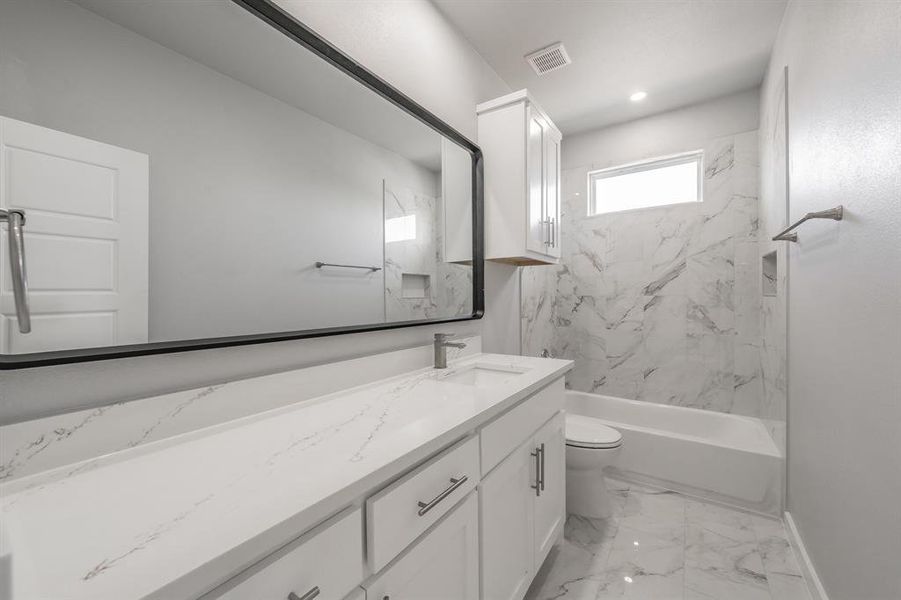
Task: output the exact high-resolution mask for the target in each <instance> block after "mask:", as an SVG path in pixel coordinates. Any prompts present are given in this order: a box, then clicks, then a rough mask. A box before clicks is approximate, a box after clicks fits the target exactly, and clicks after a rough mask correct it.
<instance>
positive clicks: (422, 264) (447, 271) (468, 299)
mask: <svg viewBox="0 0 901 600" xmlns="http://www.w3.org/2000/svg"><path fill="white" fill-rule="evenodd" d="M384 196H385V221H386V227H385V229H386V231H387V230H388V225H387V222H388V221H389V220H390V219H396V218H399V217H404V216H413V217H414V218H415V227H416V235H415V238H414V239H409V240H398V241H389V240H387V239H386V240H385V320H386V321H389V322H391V321H410V320H414V319H432V318H439V317H456V316H463V315H468V314H471V313H472V267H471V266H468V265H458V264H454V263H447V262H444V260H443V258H442V256H441V253H442V248H443V243H442V238H441V231H442V229H443V228H442V227H441V221H440V215H441V213H442V211H441V210H440V201H439V199H437V198H434V197H432V196H429V195H428V194H424V193H420V192H417V191H415V190H412V189H410V188H406V187H401V186H397V185H393V184H392V183H391V182H389V181H388V180H385V181H384ZM405 273H406V274H410V275H418V276H425V277H427V278H428V282H429V284H428V286H427V287H426V290H425V294H424V297H421V298H405V297H404V296H403V293H402V289H401V288H402V280H403V275H404V274H405Z"/></svg>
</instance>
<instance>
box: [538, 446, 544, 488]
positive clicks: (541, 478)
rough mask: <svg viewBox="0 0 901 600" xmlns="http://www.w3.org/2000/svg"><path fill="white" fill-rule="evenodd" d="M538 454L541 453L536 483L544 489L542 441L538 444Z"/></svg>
mask: <svg viewBox="0 0 901 600" xmlns="http://www.w3.org/2000/svg"><path fill="white" fill-rule="evenodd" d="M538 454H540V455H541V477H539V479H538V485H539V486H541V491H542V492H543V491H544V442H542V443H541V445H540V446H538Z"/></svg>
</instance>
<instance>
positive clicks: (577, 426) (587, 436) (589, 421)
mask: <svg viewBox="0 0 901 600" xmlns="http://www.w3.org/2000/svg"><path fill="white" fill-rule="evenodd" d="M622 442H623V436H622V435H621V434H620V432H619V431H617V430H616V429H614V428H613V427H608V426H607V425H604V422H603V421H601V420H600V419H595V418H594V417H585V416H583V415H571V414H567V415H566V445H567V446H578V447H579V448H616V447H617V446H619V445H620V444H622Z"/></svg>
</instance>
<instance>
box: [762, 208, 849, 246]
mask: <svg viewBox="0 0 901 600" xmlns="http://www.w3.org/2000/svg"><path fill="white" fill-rule="evenodd" d="M844 212H845V209H844V207H843V206H842V205H841V204H839V205H838V206H836V207H835V208H830V209H828V210H821V211H819V212H809V213H807V214H806V215H804V216H803V217H801V218H800V219H798V221H797V222H796V223H794V224H793V225H791V226H790V227H788V228H786V229H785V230H783V231H780V232H779V233H777V234H776V235H774V236H773V241H774V242H779V241H784V242H797V241H798V234H797V233H792V230H794V229H797V227H798V226H799V225H801V223H804V222H805V221H809V220H810V219H832V220H833V221H841V220H842V217H843V216H844Z"/></svg>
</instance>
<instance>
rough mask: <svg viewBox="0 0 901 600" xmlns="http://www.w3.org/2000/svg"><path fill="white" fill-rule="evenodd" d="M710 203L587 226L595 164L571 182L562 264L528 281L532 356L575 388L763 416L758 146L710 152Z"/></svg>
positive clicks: (750, 143)
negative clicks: (549, 363) (550, 363)
mask: <svg viewBox="0 0 901 600" xmlns="http://www.w3.org/2000/svg"><path fill="white" fill-rule="evenodd" d="M703 150H704V184H703V193H704V197H703V202H701V203H698V204H683V205H674V206H669V207H660V208H651V209H644V210H637V211H631V212H622V213H615V214H608V215H599V216H591V217H589V216H587V201H586V198H585V195H586V181H587V173H588V171H589V170H591V169H597V168H604V167H608V166H613V165H612V164H595V165H586V166H584V167H579V168H574V169H569V170H567V171H565V172H564V173H563V179H564V182H563V186H564V187H563V195H564V199H563V200H564V204H563V217H562V220H563V239H562V242H563V243H562V250H563V259H562V261H561V265H559V266H556V267H528V268H525V269H524V270H523V275H522V340H523V353H524V354H529V355H541V354H542V353H548V354H550V355H552V356H557V357H565V358H569V359H573V360H575V363H576V364H575V369H574V370H573V371H572V372H571V373H570V375H569V377H568V381H567V383H568V385H569V387H570V388H572V389H576V390H580V391H585V392H593V393H600V394H607V395H612V396H618V397H622V398H630V399H637V400H644V401H650V402H658V403H663V404H673V405H678V406H686V407H693V408H701V409H708V410H716V411H722V412H728V413H735V414H742V415H748V416H755V417H759V416H761V415H762V408H763V407H762V396H763V388H762V379H761V361H760V344H761V335H760V312H761V300H760V279H759V269H760V266H759V262H760V258H759V248H758V239H757V238H758V236H757V233H758V204H757V187H758V185H757V181H758V146H757V132H756V131H751V132H747V133H742V134H738V135H734V136H729V137H725V138H720V139H716V140H712V141H710V142H708V143H707V144H705V147H704V148H703Z"/></svg>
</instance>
